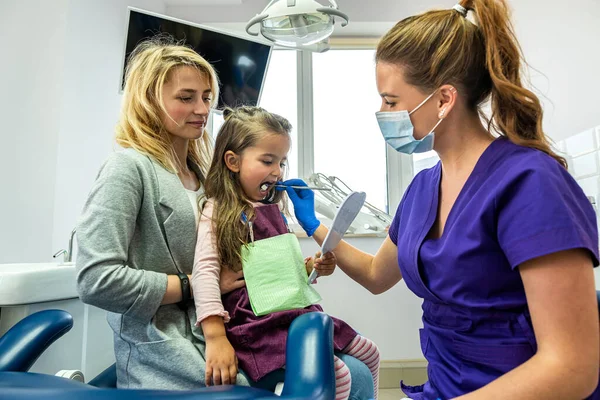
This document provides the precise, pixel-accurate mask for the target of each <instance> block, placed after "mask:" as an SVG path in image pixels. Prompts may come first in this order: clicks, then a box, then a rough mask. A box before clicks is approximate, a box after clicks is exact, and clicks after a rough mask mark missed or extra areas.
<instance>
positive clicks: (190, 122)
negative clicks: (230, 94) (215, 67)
mask: <svg viewBox="0 0 600 400" xmlns="http://www.w3.org/2000/svg"><path fill="white" fill-rule="evenodd" d="M162 96H163V102H164V107H165V110H166V112H167V114H166V115H164V113H163V115H162V116H161V119H162V122H163V124H164V126H165V129H166V130H167V132H169V133H170V134H171V135H172V136H175V137H176V138H180V139H188V140H194V139H198V138H200V137H202V134H203V133H204V129H205V128H206V123H207V121H208V113H209V111H210V101H211V98H212V94H211V90H210V84H209V80H208V79H207V78H206V76H205V75H204V74H203V73H201V72H200V71H198V70H197V69H196V68H194V67H190V66H181V67H176V68H174V69H172V70H171V71H170V72H169V75H168V76H167V80H166V82H165V84H164V85H163V90H162Z"/></svg>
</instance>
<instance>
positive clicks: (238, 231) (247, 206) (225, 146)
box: [204, 106, 292, 271]
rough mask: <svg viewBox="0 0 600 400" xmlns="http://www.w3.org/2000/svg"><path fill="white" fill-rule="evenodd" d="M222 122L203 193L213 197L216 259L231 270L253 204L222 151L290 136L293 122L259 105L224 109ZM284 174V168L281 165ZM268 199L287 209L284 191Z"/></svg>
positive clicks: (243, 242) (245, 237)
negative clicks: (217, 257) (276, 136)
mask: <svg viewBox="0 0 600 400" xmlns="http://www.w3.org/2000/svg"><path fill="white" fill-rule="evenodd" d="M223 116H224V119H225V122H224V123H223V125H222V126H221V129H220V130H219V133H218V135H217V139H216V141H215V151H214V156H213V159H212V163H211V165H210V169H209V171H208V174H207V176H206V181H205V183H204V195H205V196H206V198H209V199H213V200H214V212H213V220H212V223H213V227H214V230H215V232H216V239H217V247H218V249H219V262H220V264H221V265H223V266H227V267H228V268H230V269H232V270H233V271H239V270H241V268H242V262H241V249H242V246H244V245H246V244H248V236H249V233H250V231H249V225H248V224H245V223H243V222H242V216H243V215H245V216H246V220H247V221H252V219H253V218H254V207H253V206H252V203H251V201H250V200H248V199H247V198H246V196H245V195H244V192H243V190H242V186H241V183H240V180H239V174H238V173H235V172H232V171H231V170H230V169H229V168H227V165H226V164H225V153H226V152H228V151H232V152H234V153H235V154H237V155H241V154H242V153H243V152H244V150H246V149H248V148H250V147H253V146H255V145H256V144H257V143H258V141H259V140H260V139H261V138H263V137H264V136H265V135H285V136H286V137H287V138H290V132H291V130H292V125H291V124H290V123H289V121H288V120H287V119H285V118H283V117H281V116H279V115H277V114H273V113H270V112H267V111H266V110H264V109H262V108H260V107H248V106H244V107H239V108H236V109H230V108H226V109H225V110H224V111H223ZM283 174H284V176H285V174H286V169H285V167H284V171H283ZM269 202H271V203H276V204H279V207H280V209H281V210H283V211H284V212H285V211H287V207H286V202H285V195H284V192H283V191H276V190H274V189H271V193H270V198H269Z"/></svg>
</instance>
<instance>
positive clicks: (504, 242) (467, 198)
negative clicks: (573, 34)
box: [286, 0, 600, 400]
mask: <svg viewBox="0 0 600 400" xmlns="http://www.w3.org/2000/svg"><path fill="white" fill-rule="evenodd" d="M469 12H472V14H473V17H474V20H475V21H476V24H474V23H472V22H470V21H469V20H468V19H467V18H466V16H467V14H468V13H469ZM376 61H377V67H376V68H377V69H376V72H377V89H378V91H379V93H380V94H381V97H382V106H381V110H380V112H378V113H377V120H378V122H379V126H380V128H381V131H382V133H383V135H384V137H385V139H386V141H387V143H388V144H389V145H390V146H392V147H394V148H395V149H396V150H398V151H400V152H403V153H407V154H411V153H413V152H424V151H428V150H432V149H433V150H435V151H436V152H437V154H438V155H439V157H440V159H441V162H440V163H438V164H437V165H436V166H434V167H433V168H431V169H428V170H425V171H422V172H421V173H419V174H418V175H417V176H416V177H415V178H414V180H413V181H412V183H411V185H410V186H409V188H408V189H407V191H406V193H405V194H404V198H403V199H402V202H401V203H400V205H399V207H398V210H397V212H396V215H395V217H394V220H393V223H392V225H391V227H390V229H389V237H388V238H386V240H385V242H384V243H383V245H382V247H381V249H380V250H379V251H378V252H377V254H376V255H375V256H372V255H370V254H366V253H363V252H361V251H360V250H358V249H356V248H354V247H352V246H350V245H349V244H347V243H345V242H342V243H341V244H340V245H339V246H338V247H337V248H336V249H335V252H336V255H337V258H338V262H339V267H340V268H341V269H342V270H343V271H344V272H345V273H346V274H348V275H349V276H350V277H352V278H353V279H354V280H355V281H357V282H358V283H360V284H361V285H363V286H364V287H365V288H367V289H368V290H370V291H371V292H373V293H375V294H378V293H382V292H385V291H386V290H388V289H390V288H391V287H392V286H394V285H395V284H396V283H398V282H399V281H400V280H401V279H404V282H406V285H407V286H408V288H409V289H410V290H411V291H412V292H413V293H415V294H416V295H417V296H419V297H420V298H422V299H423V306H422V308H423V325H424V327H423V329H421V331H420V337H421V347H422V350H423V353H424V355H425V357H426V359H427V360H428V376H429V381H428V382H427V383H425V384H424V385H422V386H416V387H415V386H412V387H409V386H405V385H403V386H402V389H403V391H404V392H405V393H406V394H407V396H409V397H410V398H412V399H428V400H429V399H431V400H436V399H438V398H440V399H452V398H460V399H463V400H467V399H485V400H489V399H544V400H548V399H561V400H564V399H577V400H580V399H584V398H593V399H600V392H599V391H598V390H596V387H597V385H598V374H599V353H600V349H599V347H600V337H599V332H598V331H599V323H598V321H599V317H598V308H597V303H596V293H595V289H594V277H593V271H592V268H593V267H595V266H597V265H598V232H597V226H596V216H595V212H594V210H593V208H592V206H591V205H590V203H589V201H588V200H587V198H586V196H585V195H584V193H583V191H582V190H581V189H580V187H579V186H578V185H577V183H576V182H575V181H574V180H573V179H572V178H571V176H570V175H569V173H568V172H567V170H566V168H565V166H566V163H565V160H564V159H563V158H562V157H560V156H559V155H557V154H556V153H554V152H553V150H552V149H551V147H550V145H549V142H548V139H547V138H546V137H545V135H544V133H543V131H542V125H541V124H542V109H541V106H540V102H539V100H538V98H537V97H536V96H535V95H534V94H533V93H532V92H531V91H529V90H528V89H526V88H524V87H523V85H522V84H521V76H520V72H519V71H520V68H521V66H522V60H521V56H520V53H519V47H518V43H517V41H516V38H515V37H514V34H513V31H512V28H511V25H510V21H509V18H508V11H507V7H506V4H505V2H504V1H502V0H473V1H469V0H463V1H461V2H460V3H459V4H457V5H456V6H455V7H454V8H453V9H450V10H440V11H430V12H427V13H424V14H421V15H417V16H413V17H409V18H406V19H404V20H402V21H400V22H399V23H398V24H396V26H395V27H394V28H392V30H390V31H389V32H388V33H387V34H386V35H385V36H384V37H383V38H382V40H381V41H380V43H379V45H378V47H377V54H376ZM488 99H491V111H492V116H493V118H492V121H491V122H492V124H491V127H492V129H491V130H490V129H489V128H490V125H488V124H482V122H481V119H480V114H479V112H480V109H481V108H480V107H481V105H482V103H483V102H484V101H486V100H488ZM434 130H435V132H434ZM286 183H287V184H289V185H298V184H302V183H301V181H297V180H292V181H287V182H286ZM286 190H287V192H288V194H289V195H290V198H291V199H292V202H293V204H294V209H295V214H296V217H297V219H298V220H299V222H300V224H301V225H302V226H303V228H304V229H305V230H306V231H307V233H308V234H309V235H312V236H313V237H314V238H315V240H316V241H317V242H318V243H319V244H321V243H322V241H323V239H324V238H325V236H326V234H327V228H325V227H324V226H323V225H321V224H320V222H319V221H318V220H317V218H316V216H315V213H314V194H313V193H312V192H311V191H309V190H294V189H292V188H291V187H287V188H286ZM381 328H382V329H385V327H384V326H382V327H381ZM595 390H596V392H594V391H595ZM590 396H592V397H590Z"/></svg>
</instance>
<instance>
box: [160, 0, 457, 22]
mask: <svg viewBox="0 0 600 400" xmlns="http://www.w3.org/2000/svg"><path fill="white" fill-rule="evenodd" d="M164 1H165V5H166V6H167V13H169V14H177V15H180V16H181V15H182V14H184V15H185V14H187V15H188V18H187V19H189V20H202V21H204V22H205V23H206V22H246V21H248V20H249V19H250V18H252V17H253V16H254V15H256V14H258V13H260V12H261V11H262V10H263V9H264V8H265V6H266V5H267V4H268V3H269V0H164ZM318 3H320V4H322V5H328V4H329V1H328V0H318ZM455 3H456V0H420V1H406V0H338V1H337V4H338V6H339V9H340V10H341V11H343V12H345V13H347V14H348V17H349V18H350V21H352V22H360V21H364V22H379V21H386V22H387V21H398V20H400V19H402V18H404V17H406V16H408V15H412V14H415V13H418V12H422V11H425V10H428V9H431V8H450V7H452V5H454V4H455ZM224 16H226V17H225V19H226V20H224Z"/></svg>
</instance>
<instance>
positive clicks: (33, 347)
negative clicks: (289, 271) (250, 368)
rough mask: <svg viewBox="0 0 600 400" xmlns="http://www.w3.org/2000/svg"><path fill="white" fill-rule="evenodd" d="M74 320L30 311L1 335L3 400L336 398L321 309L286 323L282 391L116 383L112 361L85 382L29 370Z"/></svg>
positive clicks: (329, 329)
mask: <svg viewBox="0 0 600 400" xmlns="http://www.w3.org/2000/svg"><path fill="white" fill-rule="evenodd" d="M72 326H73V318H72V317H71V315H70V314H69V313H67V312H65V311H61V310H46V311H40V312H38V313H36V314H32V315H30V316H28V317H26V318H24V319H23V320H22V321H20V322H19V323H18V324H16V325H15V326H13V327H12V328H11V329H10V330H9V331H8V332H6V333H5V334H4V336H2V337H1V338H0V398H2V400H12V399H19V400H42V399H44V400H54V399H56V400H75V399H86V400H87V399H92V400H93V399H97V400H104V399H106V400H109V399H110V400H138V399H142V398H143V399H148V400H158V399H165V400H171V399H172V400H192V399H194V400H196V399H198V400H213V399H223V400H234V399H235V400H238V399H240V400H241V399H275V398H280V399H297V400H300V399H313V400H330V399H334V398H335V373H334V365H333V322H332V320H331V318H330V317H329V316H328V315H326V314H324V313H317V312H315V313H309V314H304V315H302V316H300V317H298V318H296V319H295V320H294V322H293V323H292V325H291V326H290V329H289V332H288V339H287V349H286V359H287V362H286V370H285V382H284V387H283V392H282V393H281V397H279V396H276V395H275V394H273V393H271V392H268V391H265V390H262V389H256V388H251V387H242V386H216V387H208V388H200V389H197V390H190V391H165V390H138V389H135V390H134V389H115V387H116V369H115V366H114V365H113V366H111V367H109V368H108V369H106V370H105V371H104V372H102V373H101V374H100V375H98V376H97V377H96V378H94V379H92V381H90V383H89V384H84V383H81V382H77V381H74V380H69V379H65V378H61V377H57V376H52V375H45V374H37V373H30V372H27V371H28V370H29V368H30V367H31V366H32V365H33V364H34V363H35V361H36V360H37V359H38V357H39V356H40V355H41V354H42V353H43V352H44V350H46V349H47V348H48V347H49V346H50V345H51V344H52V343H53V342H54V341H55V340H56V339H58V338H59V337H61V336H62V335H64V334H65V333H66V332H68V331H69V330H70V329H71V327H72Z"/></svg>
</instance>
